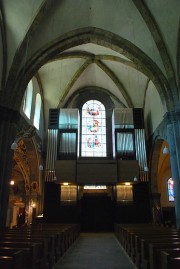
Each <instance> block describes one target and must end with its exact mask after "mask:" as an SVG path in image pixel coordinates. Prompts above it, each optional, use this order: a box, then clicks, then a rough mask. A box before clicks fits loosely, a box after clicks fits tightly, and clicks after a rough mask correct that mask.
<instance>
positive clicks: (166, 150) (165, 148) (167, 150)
mask: <svg viewBox="0 0 180 269" xmlns="http://www.w3.org/2000/svg"><path fill="white" fill-rule="evenodd" d="M168 153H169V149H168V148H167V147H166V146H165V147H164V148H163V154H168Z"/></svg>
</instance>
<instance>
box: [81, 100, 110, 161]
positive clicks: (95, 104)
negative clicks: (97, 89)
mask: <svg viewBox="0 0 180 269" xmlns="http://www.w3.org/2000/svg"><path fill="white" fill-rule="evenodd" d="M81 138H82V142H81V156H83V157H106V111H105V107H104V105H103V104H102V103H101V102H99V101H97V100H90V101H88V102H86V103H85V104H84V105H83V107H82V137H81Z"/></svg>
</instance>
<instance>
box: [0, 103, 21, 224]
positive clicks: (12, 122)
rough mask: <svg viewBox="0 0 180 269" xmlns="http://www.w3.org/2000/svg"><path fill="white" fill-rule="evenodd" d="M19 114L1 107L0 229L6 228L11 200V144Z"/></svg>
mask: <svg viewBox="0 0 180 269" xmlns="http://www.w3.org/2000/svg"><path fill="white" fill-rule="evenodd" d="M18 119H19V112H17V111H14V110H11V109H9V108H6V107H3V106H0V227H5V226H6V215H7V208H8V200H9V187H10V185H9V181H10V178H11V171H12V160H13V153H14V152H13V151H12V150H11V144H12V142H13V141H14V139H15V136H16V122H17V121H18Z"/></svg>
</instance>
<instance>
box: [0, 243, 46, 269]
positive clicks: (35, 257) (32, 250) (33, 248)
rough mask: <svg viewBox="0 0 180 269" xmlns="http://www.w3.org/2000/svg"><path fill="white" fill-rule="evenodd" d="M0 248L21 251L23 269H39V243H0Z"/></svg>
mask: <svg viewBox="0 0 180 269" xmlns="http://www.w3.org/2000/svg"><path fill="white" fill-rule="evenodd" d="M1 247H10V248H16V249H17V250H22V251H23V268H30V269H39V268H42V267H41V260H40V259H39V248H40V247H41V244H40V243H27V242H25V243H23V242H8V241H4V242H3V241H2V242H0V248H1Z"/></svg>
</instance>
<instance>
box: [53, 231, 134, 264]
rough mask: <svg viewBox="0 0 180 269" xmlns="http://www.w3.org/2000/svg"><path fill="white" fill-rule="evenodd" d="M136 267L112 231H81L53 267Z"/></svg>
mask: <svg viewBox="0 0 180 269" xmlns="http://www.w3.org/2000/svg"><path fill="white" fill-rule="evenodd" d="M134 268H136V267H135V266H134V265H133V264H132V263H131V261H130V259H129V258H128V256H127V255H126V253H125V252H124V250H123V249H122V248H121V246H120V244H119V242H118V241H117V240H116V237H115V236H114V234H112V233H83V234H81V235H80V237H79V238H78V239H77V241H76V242H75V243H74V245H73V246H72V247H71V248H70V249H69V250H68V251H67V253H66V254H65V255H64V256H63V257H62V258H61V260H59V262H58V263H57V264H56V265H55V266H54V268H53V269H134Z"/></svg>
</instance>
